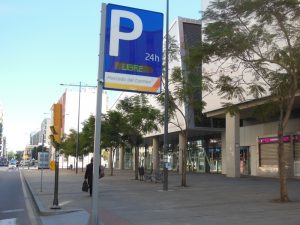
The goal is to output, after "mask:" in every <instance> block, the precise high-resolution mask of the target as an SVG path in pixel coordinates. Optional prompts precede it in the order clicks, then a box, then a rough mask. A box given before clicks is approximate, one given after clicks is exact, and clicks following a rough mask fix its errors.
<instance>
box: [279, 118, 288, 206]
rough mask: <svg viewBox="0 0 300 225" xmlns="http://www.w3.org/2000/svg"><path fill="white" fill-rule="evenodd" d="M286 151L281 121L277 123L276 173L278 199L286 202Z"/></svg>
mask: <svg viewBox="0 0 300 225" xmlns="http://www.w3.org/2000/svg"><path fill="white" fill-rule="evenodd" d="M285 154H287V152H285V151H284V145H283V125H282V121H280V122H279V124H278V173H279V181H280V201H281V202H288V201H289V198H288V189H287V169H288V163H287V161H286V159H287V158H288V157H286V156H285Z"/></svg>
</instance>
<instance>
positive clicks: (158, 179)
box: [154, 172, 164, 183]
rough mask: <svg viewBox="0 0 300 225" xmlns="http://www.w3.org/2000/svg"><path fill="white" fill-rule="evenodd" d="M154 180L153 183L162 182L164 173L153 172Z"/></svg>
mask: <svg viewBox="0 0 300 225" xmlns="http://www.w3.org/2000/svg"><path fill="white" fill-rule="evenodd" d="M154 180H155V183H163V182H164V173H163V172H155V174H154Z"/></svg>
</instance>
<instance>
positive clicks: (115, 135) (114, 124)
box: [101, 111, 126, 149]
mask: <svg viewBox="0 0 300 225" xmlns="http://www.w3.org/2000/svg"><path fill="white" fill-rule="evenodd" d="M101 130H102V132H101V145H102V148H112V149H115V148H117V147H119V146H121V145H122V144H123V143H124V133H125V132H126V120H125V118H124V117H123V115H122V114H121V113H120V112H117V111H108V112H107V114H106V115H105V119H104V121H103V123H102V125H101Z"/></svg>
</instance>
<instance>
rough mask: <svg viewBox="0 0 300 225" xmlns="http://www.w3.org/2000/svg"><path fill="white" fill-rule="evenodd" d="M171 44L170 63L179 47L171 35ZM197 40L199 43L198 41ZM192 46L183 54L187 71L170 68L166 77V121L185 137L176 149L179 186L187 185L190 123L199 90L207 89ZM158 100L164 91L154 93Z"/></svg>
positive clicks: (198, 110) (197, 112)
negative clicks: (178, 163) (178, 166)
mask: <svg viewBox="0 0 300 225" xmlns="http://www.w3.org/2000/svg"><path fill="white" fill-rule="evenodd" d="M169 39H170V42H169V43H170V44H169V49H170V57H169V59H170V62H171V61H176V60H177V55H178V47H177V43H176V41H175V40H174V38H172V37H169ZM200 41H201V40H199V43H198V44H200ZM191 47H192V46H187V48H186V49H185V50H186V55H185V56H184V57H183V60H184V61H185V67H186V70H182V69H180V68H179V67H175V68H173V69H172V71H171V74H170V79H169V95H168V96H169V101H168V103H169V104H168V106H169V107H168V114H169V115H168V117H169V123H171V124H173V125H174V126H176V127H177V128H178V129H179V132H180V133H181V134H182V137H183V138H184V140H183V142H184V143H185V145H184V147H183V148H182V149H179V151H180V152H181V153H182V157H181V162H180V164H181V166H182V174H181V186H186V185H187V182H186V167H187V142H188V130H189V126H190V124H191V122H192V120H193V119H194V120H195V121H196V123H197V121H200V119H201V115H202V108H203V106H204V102H203V101H202V100H201V99H202V97H201V91H202V90H207V89H208V88H209V86H208V85H206V84H209V82H203V80H205V79H209V78H208V77H201V63H199V61H194V60H190V53H189V52H190V51H191V49H190V48H191ZM157 101H158V102H159V103H160V104H161V106H164V102H165V90H164V91H163V92H162V93H161V94H160V95H158V96H157Z"/></svg>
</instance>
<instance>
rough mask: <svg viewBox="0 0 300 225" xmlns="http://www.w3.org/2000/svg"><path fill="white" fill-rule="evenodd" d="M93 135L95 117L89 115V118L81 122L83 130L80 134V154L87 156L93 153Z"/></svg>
mask: <svg viewBox="0 0 300 225" xmlns="http://www.w3.org/2000/svg"><path fill="white" fill-rule="evenodd" d="M94 135H95V117H94V116H93V115H90V117H89V118H88V119H87V120H86V121H84V122H83V128H82V131H81V134H80V136H79V137H80V142H79V143H80V148H81V149H82V154H83V155H87V154H88V153H90V152H93V151H94Z"/></svg>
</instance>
